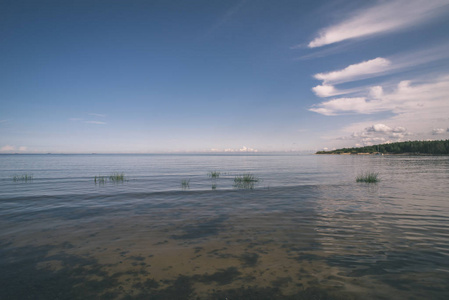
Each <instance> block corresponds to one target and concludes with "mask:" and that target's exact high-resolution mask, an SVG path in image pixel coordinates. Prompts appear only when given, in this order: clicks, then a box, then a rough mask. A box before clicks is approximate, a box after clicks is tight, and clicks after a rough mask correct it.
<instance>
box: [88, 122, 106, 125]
mask: <svg viewBox="0 0 449 300" xmlns="http://www.w3.org/2000/svg"><path fill="white" fill-rule="evenodd" d="M85 123H87V124H97V125H104V124H106V122H101V121H86V122H85Z"/></svg>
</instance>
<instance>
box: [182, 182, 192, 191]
mask: <svg viewBox="0 0 449 300" xmlns="http://www.w3.org/2000/svg"><path fill="white" fill-rule="evenodd" d="M181 187H182V189H183V190H187V189H190V179H184V180H183V181H181Z"/></svg>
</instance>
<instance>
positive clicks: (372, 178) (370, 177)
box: [355, 172, 379, 183]
mask: <svg viewBox="0 0 449 300" xmlns="http://www.w3.org/2000/svg"><path fill="white" fill-rule="evenodd" d="M378 176H379V174H378V173H375V172H366V173H362V174H360V175H359V176H357V178H356V179H355V181H356V182H366V183H376V182H378V181H379V178H378Z"/></svg>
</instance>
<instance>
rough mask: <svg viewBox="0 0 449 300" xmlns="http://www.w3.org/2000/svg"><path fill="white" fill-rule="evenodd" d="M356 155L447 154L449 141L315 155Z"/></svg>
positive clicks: (361, 148) (405, 143)
mask: <svg viewBox="0 0 449 300" xmlns="http://www.w3.org/2000/svg"><path fill="white" fill-rule="evenodd" d="M343 153H350V154H358V153H371V154H375V153H383V154H403V153H407V154H435V155H442V154H449V140H441V141H408V142H398V143H391V144H381V145H374V146H365V147H358V148H342V149H337V150H332V151H318V152H317V153H316V154H343Z"/></svg>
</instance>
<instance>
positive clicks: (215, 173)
mask: <svg viewBox="0 0 449 300" xmlns="http://www.w3.org/2000/svg"><path fill="white" fill-rule="evenodd" d="M207 176H209V177H210V178H219V177H220V172H218V171H212V172H209V173H207Z"/></svg>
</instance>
